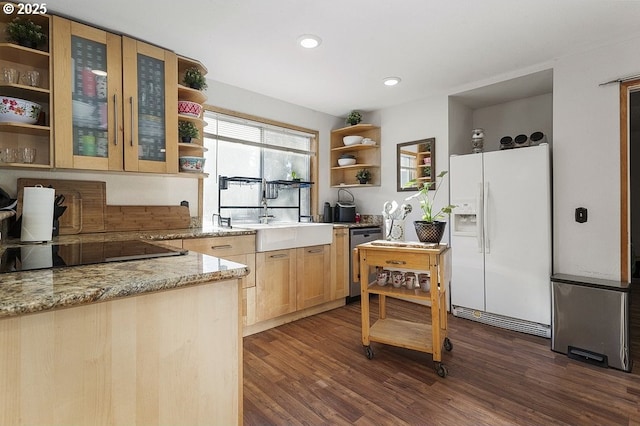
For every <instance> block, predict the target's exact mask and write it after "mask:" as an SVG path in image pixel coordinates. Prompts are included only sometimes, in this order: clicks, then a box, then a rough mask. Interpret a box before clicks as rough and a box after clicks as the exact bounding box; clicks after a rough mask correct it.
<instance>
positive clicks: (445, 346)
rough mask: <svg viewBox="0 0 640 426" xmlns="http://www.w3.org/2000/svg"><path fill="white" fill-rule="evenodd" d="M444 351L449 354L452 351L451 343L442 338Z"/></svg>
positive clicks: (447, 339) (446, 338)
mask: <svg viewBox="0 0 640 426" xmlns="http://www.w3.org/2000/svg"><path fill="white" fill-rule="evenodd" d="M444 349H445V350H446V351H449V352H451V349H453V343H451V340H449V338H448V337H445V338H444Z"/></svg>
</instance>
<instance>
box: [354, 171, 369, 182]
mask: <svg viewBox="0 0 640 426" xmlns="http://www.w3.org/2000/svg"><path fill="white" fill-rule="evenodd" d="M356 178H357V179H358V180H359V181H360V183H361V184H365V183H367V182H369V180H371V172H370V171H369V170H367V169H360V170H358V173H356Z"/></svg>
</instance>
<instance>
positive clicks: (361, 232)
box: [347, 226, 382, 302]
mask: <svg viewBox="0 0 640 426" xmlns="http://www.w3.org/2000/svg"><path fill="white" fill-rule="evenodd" d="M381 239H382V227H380V226H369V227H360V228H351V229H350V230H349V248H350V254H349V274H350V275H349V276H352V275H351V274H352V271H353V249H354V248H356V246H357V245H358V244H364V243H368V242H369V241H375V240H381ZM375 279H376V273H375V271H374V272H372V273H371V276H369V282H371V281H374V280H375ZM359 297H360V283H359V282H355V281H351V284H350V285H349V297H348V299H347V301H349V302H352V301H354V300H357V299H358V298H359Z"/></svg>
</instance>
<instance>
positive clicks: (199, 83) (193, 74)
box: [182, 67, 207, 90]
mask: <svg viewBox="0 0 640 426" xmlns="http://www.w3.org/2000/svg"><path fill="white" fill-rule="evenodd" d="M182 81H183V82H184V84H186V85H187V86H188V87H190V88H192V89H196V90H204V89H206V88H207V79H206V78H205V77H204V75H202V73H201V72H200V70H199V69H198V68H196V67H191V68H189V69H187V71H185V73H184V79H183V80H182Z"/></svg>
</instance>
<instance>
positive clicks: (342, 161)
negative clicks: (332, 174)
mask: <svg viewBox="0 0 640 426" xmlns="http://www.w3.org/2000/svg"><path fill="white" fill-rule="evenodd" d="M354 164H356V159H355V158H338V165H339V166H353V165H354Z"/></svg>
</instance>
